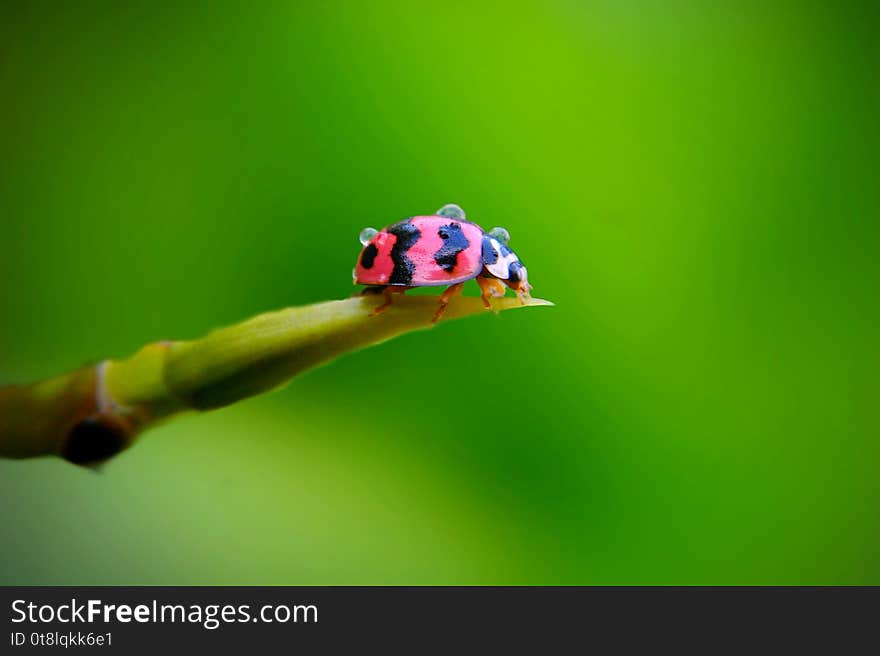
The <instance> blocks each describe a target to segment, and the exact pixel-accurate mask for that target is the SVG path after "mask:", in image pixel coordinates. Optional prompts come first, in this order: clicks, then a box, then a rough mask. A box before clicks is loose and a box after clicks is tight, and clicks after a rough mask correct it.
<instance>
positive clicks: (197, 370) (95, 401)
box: [0, 296, 552, 464]
mask: <svg viewBox="0 0 880 656" xmlns="http://www.w3.org/2000/svg"><path fill="white" fill-rule="evenodd" d="M381 300H382V299H381V298H380V297H374V296H358V297H354V298H349V299H346V300H342V301H329V302H326V303H316V304H314V305H306V306H302V307H293V308H287V309H285V310H279V311H277V312H268V313H266V314H261V315H258V316H256V317H253V318H252V319H248V320H247V321H244V322H242V323H239V324H236V325H234V326H229V327H227V328H221V329H219V330H215V331H214V332H212V333H210V334H208V335H206V336H205V337H202V338H201V339H196V340H192V341H177V342H157V343H155V344H150V345H147V346H145V347H144V348H142V349H141V350H139V351H138V352H137V353H135V354H134V355H132V356H131V357H129V358H127V359H125V360H105V361H104V362H102V363H100V364H99V365H97V366H96V367H87V368H83V369H78V370H76V371H73V372H70V373H68V374H64V375H61V376H58V377H55V378H52V379H50V380H46V381H42V382H39V383H34V384H31V385H22V386H10V387H5V388H0V456H2V457H8V458H28V457H33V456H41V455H59V456H61V457H63V458H66V459H67V460H70V461H71V462H75V463H78V464H93V463H96V462H101V461H103V460H106V459H107V458H109V457H111V456H113V455H115V454H117V453H119V452H120V451H121V450H123V449H125V448H126V447H128V446H130V445H131V444H132V442H133V441H134V439H135V437H137V435H139V434H140V433H141V432H142V431H143V430H145V429H146V428H149V427H150V426H152V425H154V424H156V423H157V422H159V421H162V420H165V419H168V418H170V417H172V416H174V415H175V414H177V413H179V412H183V411H185V410H211V409H213V408H219V407H222V406H225V405H229V404H230V403H235V402H236V401H239V400H241V399H245V398H248V397H250V396H254V395H256V394H261V393H263V392H266V391H269V390H271V389H273V388H275V387H278V386H279V385H281V384H283V383H285V382H287V381H288V380H290V379H291V378H292V377H293V376H296V375H297V374H299V373H300V372H302V371H304V370H306V369H309V368H311V367H314V366H317V365H320V364H323V363H325V362H328V361H330V360H332V359H334V358H336V357H338V356H340V355H342V354H344V353H347V352H349V351H354V350H357V349H361V348H364V347H367V346H371V345H373V344H379V343H380V342H384V341H385V340H388V339H391V338H393V337H396V336H397V335H401V334H403V333H406V332H410V331H413V330H421V329H424V328H430V327H431V326H432V324H431V318H432V317H433V315H434V312H435V310H436V308H437V299H436V297H432V296H414V297H403V296H401V297H399V298H397V299H395V302H394V305H393V306H392V307H391V308H390V309H389V310H388V311H386V312H384V313H382V314H380V315H377V316H372V310H373V309H374V308H375V307H376V306H377V305H378V304H379V303H381ZM525 305H526V306H535V305H552V303H550V302H549V301H544V300H541V299H529V300H528V301H527V302H526V304H525ZM517 307H523V305H522V304H521V302H520V300H519V299H513V298H502V299H495V300H494V301H493V307H492V309H493V310H494V311H496V312H498V311H501V310H508V309H514V308H517ZM485 312H486V310H485V308H484V307H483V304H482V302H481V300H480V299H478V298H472V297H459V298H456V299H454V300H453V301H452V302H451V303H450V304H449V306H448V308H447V310H446V313H445V314H444V316H443V319H442V321H448V320H452V319H457V318H460V317H465V316H470V315H474V314H481V313H485Z"/></svg>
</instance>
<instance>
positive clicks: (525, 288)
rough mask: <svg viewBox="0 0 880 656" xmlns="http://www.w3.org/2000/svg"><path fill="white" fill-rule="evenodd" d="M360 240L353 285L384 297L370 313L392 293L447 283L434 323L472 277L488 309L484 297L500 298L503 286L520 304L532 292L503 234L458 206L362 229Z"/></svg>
mask: <svg viewBox="0 0 880 656" xmlns="http://www.w3.org/2000/svg"><path fill="white" fill-rule="evenodd" d="M360 241H361V244H363V246H364V248H363V250H361V254H360V257H358V261H357V265H356V266H355V269H354V271H353V272H352V275H353V277H354V284H356V285H367V289H365V290H364V293H369V292H375V291H380V290H381V291H382V292H383V293H384V295H385V302H384V303H383V304H382V305H380V306H379V307H377V308H376V309H375V310H373V314H374V315H376V314H380V313H382V312H384V311H385V310H387V309H388V308H389V307H390V306H391V304H392V295H393V294H403V293H405V292H406V290H407V289H411V288H413V287H435V286H440V285H448V287H447V288H446V290H445V291H444V292H443V294H442V295H441V296H440V305H439V307H438V308H437V312H436V313H435V314H434V319H433V320H432V323H437V321H438V320H439V319H440V317H441V316H443V312H444V311H445V310H446V306H447V305H448V304H449V301H450V299H451V298H452V297H453V296H455V295H456V294H459V293H461V290H462V287H463V286H464V283H465V281H467V280H471V279H472V278H476V280H477V283H478V284H479V285H480V290H481V292H482V294H481V297H482V299H483V304H484V305H485V306H486V307H487V308H490V309H491V307H492V305H491V304H490V303H489V297H490V296H494V297H496V298H498V297H501V296H504V292H505V287H504V285H507V286H508V287H510V288H511V289H512V290H514V291H515V292H516V293H517V294H518V295H519V297H520V300H522V302H523V303H525V302H526V299H527V298H528V297H529V291H530V290H531V288H532V287H531V285H529V281H528V273H527V271H526V268H525V267H524V266H523V263H522V262H521V261H520V259H519V257H517V255H516V253H514V252H513V251H512V250H510V247H509V246H508V245H507V243H508V241H510V235H509V234H508V233H507V230H505V229H504V228H492V230H490V231H489V232H484V231H483V229H482V228H481V227H480V226H478V225H477V224H476V223H471V222H470V221H467V220H466V217H465V213H464V210H462V209H461V208H460V207H459V206H458V205H451V204H450V205H444V206H443V207H441V208H440V209H439V210H438V211H437V213H436V214H434V215H432V216H411V217H410V218H408V219H406V220H404V221H400V222H398V223H395V224H393V225H390V226H388V227H387V228H384V229H383V230H380V231H377V230H374V229H373V228H365V229H364V230H363V231H362V232H361V234H360Z"/></svg>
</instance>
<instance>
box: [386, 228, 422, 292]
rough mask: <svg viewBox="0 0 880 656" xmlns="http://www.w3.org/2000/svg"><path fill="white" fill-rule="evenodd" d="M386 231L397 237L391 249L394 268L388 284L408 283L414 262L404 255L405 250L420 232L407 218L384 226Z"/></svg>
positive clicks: (413, 242) (411, 275)
mask: <svg viewBox="0 0 880 656" xmlns="http://www.w3.org/2000/svg"><path fill="white" fill-rule="evenodd" d="M386 232H389V233H391V234H392V235H394V236H395V237H397V241H396V242H394V247H393V248H392V249H391V261H392V262H394V270H393V271H392V272H391V277H390V278H389V279H388V284H390V285H408V284H409V283H410V282H411V281H412V277H413V273H415V270H416V265H415V263H414V262H413V261H412V260H411V259H409V258H408V257H407V256H406V252H407V251H408V250H409V249H410V248H412V247H413V244H415V243H416V242H417V241H418V240H419V237H421V236H422V233H421V232H419V229H418V228H416V227H415V226H414V225H413V224H412V223H410V222H409V220H406V221H401V222H400V223H395V224H394V225H393V226H390V227H389V228H386Z"/></svg>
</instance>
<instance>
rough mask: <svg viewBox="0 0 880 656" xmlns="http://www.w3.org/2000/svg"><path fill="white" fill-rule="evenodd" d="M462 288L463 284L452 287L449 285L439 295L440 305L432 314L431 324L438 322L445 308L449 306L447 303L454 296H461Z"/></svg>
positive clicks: (459, 283)
mask: <svg viewBox="0 0 880 656" xmlns="http://www.w3.org/2000/svg"><path fill="white" fill-rule="evenodd" d="M462 288H464V283H463V282H458V283H455V284H454V285H449V287H447V288H446V291H444V292H443V293H442V294H441V295H440V305H439V307H438V308H437V311H436V312H435V313H434V318H433V319H431V323H432V324H434V323H437V322H438V321H440V317H442V316H443V313H444V312H445V311H446V306H447V305H449V301H450V300H452V297H453V296H455V295H456V294H461V290H462Z"/></svg>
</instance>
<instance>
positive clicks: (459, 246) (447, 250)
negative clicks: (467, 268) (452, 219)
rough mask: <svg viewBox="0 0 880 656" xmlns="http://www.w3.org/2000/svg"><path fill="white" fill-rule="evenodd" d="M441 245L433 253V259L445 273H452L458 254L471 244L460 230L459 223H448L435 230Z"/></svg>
mask: <svg viewBox="0 0 880 656" xmlns="http://www.w3.org/2000/svg"><path fill="white" fill-rule="evenodd" d="M437 234H438V235H439V236H440V239H442V240H443V245H442V246H441V247H440V248H439V249H438V251H437V252H436V253H434V261H435V262H436V263H437V266H439V267H441V268H442V269H443V270H444V271H446V273H452V271H453V270H454V269H455V264H456V263H457V262H458V254H459V253H461V252H462V251H463V250H464V249H466V248H467V247H468V246H470V245H471V243H470V242H469V241H468V238H467V237H465V236H464V233H463V232H462V231H461V224H460V223H450V224H449V225H446V226H442V227H440V228H439V229H438V230H437Z"/></svg>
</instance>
